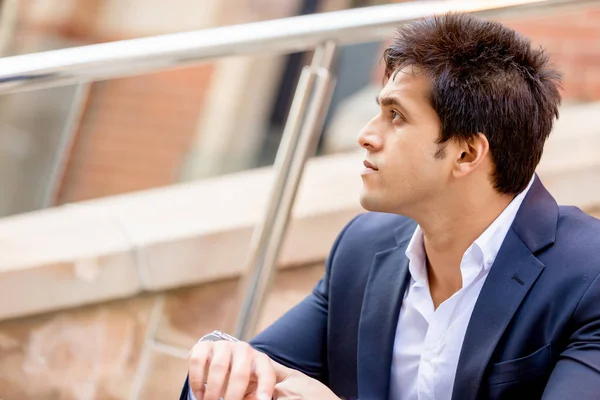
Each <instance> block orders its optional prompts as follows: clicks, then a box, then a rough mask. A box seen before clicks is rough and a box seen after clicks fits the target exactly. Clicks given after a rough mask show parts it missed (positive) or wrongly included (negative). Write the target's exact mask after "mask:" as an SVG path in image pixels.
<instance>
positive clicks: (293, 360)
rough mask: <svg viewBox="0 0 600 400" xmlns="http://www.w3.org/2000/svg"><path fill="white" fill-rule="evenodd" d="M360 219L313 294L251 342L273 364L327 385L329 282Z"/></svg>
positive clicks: (337, 244) (336, 245)
mask: <svg viewBox="0 0 600 400" xmlns="http://www.w3.org/2000/svg"><path fill="white" fill-rule="evenodd" d="M357 218H359V217H356V218H355V219H354V220H352V221H351V222H350V223H349V224H347V225H346V227H345V228H344V229H343V230H342V232H341V233H340V234H339V235H338V237H337V239H336V240H335V243H334V244H333V247H332V249H331V252H330V254H329V257H328V258H327V262H326V268H325V274H324V276H323V277H322V278H321V280H320V281H319V282H318V283H317V285H316V286H315V287H314V289H313V290H312V293H311V294H310V295H309V296H308V297H306V298H305V299H304V300H303V301H302V302H301V303H300V304H298V305H296V306H295V307H293V308H292V309H291V310H289V311H288V312H287V313H286V314H285V315H283V316H282V317H281V318H280V319H278V320H277V321H276V322H275V323H274V324H273V325H271V326H270V327H268V328H267V329H266V330H265V331H263V332H262V333H260V334H259V335H258V336H257V337H256V338H254V339H253V340H252V341H251V342H250V344H251V345H252V346H253V347H254V348H255V349H256V350H258V351H261V352H263V353H265V354H267V355H268V356H269V357H270V358H272V359H273V360H274V361H276V362H278V363H280V364H283V365H285V366H287V367H289V368H292V369H295V370H298V371H300V372H302V373H304V374H306V375H308V376H310V377H312V378H315V379H317V380H319V381H321V382H323V383H325V384H327V381H328V379H327V378H328V376H327V375H328V374H327V322H328V313H329V286H330V285H329V279H330V276H331V269H332V268H333V266H334V264H335V259H336V252H338V250H339V247H340V243H342V241H343V238H344V235H345V234H346V232H347V231H348V228H349V227H350V226H351V225H352V224H353V223H354V222H355V221H356V219H357Z"/></svg>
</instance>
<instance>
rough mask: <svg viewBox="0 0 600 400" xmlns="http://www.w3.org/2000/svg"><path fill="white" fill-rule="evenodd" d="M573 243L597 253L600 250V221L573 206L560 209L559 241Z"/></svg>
mask: <svg viewBox="0 0 600 400" xmlns="http://www.w3.org/2000/svg"><path fill="white" fill-rule="evenodd" d="M560 239H562V240H563V241H566V242H569V243H573V245H575V246H578V247H582V248H583V249H586V248H588V246H592V247H591V248H590V250H594V253H597V251H598V249H599V248H600V220H598V219H597V218H594V217H592V216H591V215H589V214H586V213H585V212H583V211H581V210H580V209H579V208H577V207H573V206H561V207H559V216H558V226H557V240H560ZM565 239H568V240H565Z"/></svg>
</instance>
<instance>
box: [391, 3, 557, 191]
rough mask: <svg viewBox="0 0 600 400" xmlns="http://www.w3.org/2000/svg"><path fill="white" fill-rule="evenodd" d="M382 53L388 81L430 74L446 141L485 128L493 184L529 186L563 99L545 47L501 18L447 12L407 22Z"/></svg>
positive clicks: (504, 187)
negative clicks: (409, 71) (405, 71)
mask: <svg viewBox="0 0 600 400" xmlns="http://www.w3.org/2000/svg"><path fill="white" fill-rule="evenodd" d="M383 57H384V60H385V64H386V73H385V76H386V79H389V78H390V77H391V76H392V75H393V74H394V73H395V72H396V71H398V70H399V69H401V68H403V67H406V66H419V67H420V68H421V69H422V70H423V71H424V72H425V73H426V74H427V76H428V78H429V81H430V83H431V93H430V98H431V104H432V106H433V108H434V110H435V111H436V112H437V113H438V115H439V117H440V120H441V122H442V131H441V134H440V138H439V143H440V144H443V143H446V142H447V141H449V140H451V139H457V140H469V139H470V138H472V137H473V136H474V135H476V134H477V133H483V134H484V135H485V136H486V137H487V139H488V141H489V144H490V153H491V157H492V160H493V162H494V164H495V171H494V176H493V181H494V186H495V188H496V189H497V190H498V191H499V192H502V193H511V194H516V193H519V192H521V191H522V190H523V189H525V187H526V186H527V184H528V182H529V179H530V178H531V176H532V175H533V173H534V172H535V168H536V167H537V165H538V163H539V161H540V158H541V156H542V150H543V147H544V143H545V141H546V139H547V138H548V136H549V134H550V132H551V130H552V125H553V122H554V119H555V118H558V108H559V106H560V101H561V97H560V93H559V88H560V79H561V76H560V73H558V72H557V71H556V70H554V69H552V67H551V66H550V65H549V62H548V57H547V56H546V54H545V53H544V51H543V50H542V49H541V48H534V47H532V45H531V42H530V41H529V39H527V38H525V37H524V36H522V35H520V34H519V33H517V32H515V31H514V30H512V29H509V28H507V27H505V26H503V25H502V24H500V23H498V22H493V21H487V20H483V19H481V18H477V17H474V16H470V15H464V14H446V15H442V16H436V17H432V18H428V19H424V20H419V21H416V22H413V23H411V24H409V25H406V26H403V27H401V28H400V29H399V30H398V34H397V36H396V38H395V39H394V41H393V43H392V44H391V46H390V47H388V48H387V49H386V51H385V53H384V56H383Z"/></svg>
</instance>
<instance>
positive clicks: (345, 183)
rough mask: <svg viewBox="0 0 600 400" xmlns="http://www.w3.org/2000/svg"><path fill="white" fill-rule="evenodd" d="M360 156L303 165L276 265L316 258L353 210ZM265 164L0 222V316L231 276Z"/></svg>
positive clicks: (261, 188)
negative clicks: (262, 166) (303, 168)
mask: <svg viewBox="0 0 600 400" xmlns="http://www.w3.org/2000/svg"><path fill="white" fill-rule="evenodd" d="M361 160H362V156H361V155H360V154H352V155H339V156H331V157H324V158H322V159H315V160H312V161H311V162H310V163H309V166H308V167H307V170H306V173H305V178H304V181H303V183H302V185H301V188H300V193H299V196H298V199H297V201H296V206H295V209H294V212H293V222H292V224H291V226H290V232H289V234H288V236H287V239H286V240H285V242H284V247H283V251H282V255H281V264H282V266H289V265H298V264H306V263H312V262H318V261H322V260H323V259H324V258H325V257H326V255H327V253H328V252H329V249H330V246H331V244H332V243H333V240H334V239H335V236H336V235H337V234H338V232H339V231H340V230H341V228H342V227H343V226H344V225H345V224H346V223H347V221H348V220H349V219H350V218H352V217H353V216H354V215H356V214H357V213H359V212H360V211H361V208H360V206H359V204H358V197H357V195H356V193H357V192H358V190H359V189H360V184H361V183H360V177H359V174H358V172H359V170H360V168H361ZM272 177H273V176H272V171H271V169H270V168H266V169H259V170H254V171H247V172H244V173H240V174H235V175H231V176H227V177H223V178H217V179H213V180H206V181H201V182H197V183H191V184H181V185H176V186H172V187H169V188H161V189H157V190H150V191H145V192H139V193H134V194H129V195H125V196H118V197H113V198H106V199H102V200H96V201H89V202H83V203H78V204H73V205H66V206H63V207H58V208H55V209H50V210H44V211H39V212H33V213H29V214H23V215H19V216H14V217H10V218H5V219H2V220H0V293H1V295H0V296H1V297H0V300H1V301H0V320H2V319H7V318H14V317H21V316H26V315H32V314H36V313H41V312H47V311H51V310H57V309H61V308H67V307H73V306H78V305H83V304H89V303H95V302H103V301H106V300H109V299H117V298H123V297H128V296H132V295H135V294H136V293H139V292H141V291H144V290H149V291H157V290H164V289H167V288H174V287H180V286H187V285H195V284H198V283H202V282H210V281H214V280H221V279H224V278H228V277H234V276H237V275H239V272H240V270H241V269H242V268H244V263H245V260H246V258H247V255H248V245H249V242H250V236H251V233H252V230H253V227H254V225H255V223H256V222H257V221H258V220H259V218H260V216H261V215H262V213H263V212H264V207H265V204H266V200H267V196H268V194H269V192H270V187H271V182H272Z"/></svg>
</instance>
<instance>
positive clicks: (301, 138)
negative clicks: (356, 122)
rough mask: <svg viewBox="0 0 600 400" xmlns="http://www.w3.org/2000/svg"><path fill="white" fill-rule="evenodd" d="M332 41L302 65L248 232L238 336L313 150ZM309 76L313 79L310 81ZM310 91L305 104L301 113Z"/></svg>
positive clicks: (256, 310) (243, 333)
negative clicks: (269, 181)
mask: <svg viewBox="0 0 600 400" xmlns="http://www.w3.org/2000/svg"><path fill="white" fill-rule="evenodd" d="M336 47H337V45H336V44H335V43H334V42H326V43H325V44H323V45H321V46H319V47H317V49H316V51H315V54H314V56H313V60H312V63H311V66H310V67H305V68H304V69H303V71H302V75H301V79H300V82H299V84H298V88H297V91H296V94H295V96H294V101H293V103H292V110H291V111H290V116H289V117H288V122H287V124H286V127H285V130H284V137H283V139H282V142H281V144H280V146H279V150H278V152H277V157H276V160H275V171H276V181H275V185H274V187H273V192H272V194H271V197H270V202H269V203H268V206H267V209H266V212H265V216H264V218H263V220H262V222H261V223H260V224H258V225H257V227H256V229H255V231H254V234H253V237H252V244H251V253H250V254H251V256H250V258H249V262H248V264H249V265H248V267H247V268H246V269H245V271H246V275H245V277H244V280H243V288H244V293H245V294H244V298H243V301H242V305H241V307H240V312H239V317H238V320H237V322H236V326H235V331H234V335H235V336H236V337H238V338H239V339H241V340H248V339H250V338H251V337H252V336H253V335H254V333H255V331H256V326H257V323H258V317H259V315H260V310H261V308H262V304H263V303H264V299H265V296H266V294H267V292H268V289H269V287H270V284H271V281H272V278H273V274H274V270H275V264H276V262H277V256H278V255H279V251H280V249H281V244H282V242H283V238H284V236H285V231H286V228H287V225H288V222H289V217H290V213H291V210H292V206H293V204H294V200H295V197H296V192H297V189H298V185H299V183H300V179H301V178H302V172H303V171H304V165H305V163H306V159H307V158H308V157H309V156H310V155H311V154H313V153H314V151H315V148H316V143H317V141H318V137H319V135H320V133H321V129H322V127H323V122H324V117H325V110H326V109H327V108H328V103H329V100H330V99H331V94H332V90H331V89H332V82H333V80H332V79H331V65H332V63H333V58H334V55H335V51H336ZM313 82H314V85H311V84H312V83H313ZM311 86H314V87H311ZM310 92H312V97H311V99H310V100H311V101H310V106H309V107H308V109H307V110H306V113H305V116H304V115H303V114H304V112H303V110H304V109H305V108H306V103H307V101H308V98H309V97H308V96H309V93H310ZM302 121H304V124H302Z"/></svg>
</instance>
